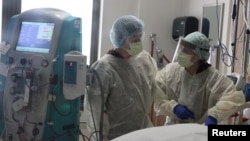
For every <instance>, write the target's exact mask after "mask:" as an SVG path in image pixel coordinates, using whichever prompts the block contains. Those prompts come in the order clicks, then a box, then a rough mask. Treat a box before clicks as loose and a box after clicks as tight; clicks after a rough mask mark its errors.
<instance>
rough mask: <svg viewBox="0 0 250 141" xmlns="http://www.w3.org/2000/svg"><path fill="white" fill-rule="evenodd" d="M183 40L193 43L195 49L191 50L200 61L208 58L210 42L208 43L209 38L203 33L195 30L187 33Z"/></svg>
mask: <svg viewBox="0 0 250 141" xmlns="http://www.w3.org/2000/svg"><path fill="white" fill-rule="evenodd" d="M184 40H185V41H187V42H189V43H191V44H193V45H195V49H194V50H193V52H194V53H195V54H196V55H197V56H198V57H199V58H200V60H202V61H207V60H208V58H209V56H210V52H209V48H210V44H209V39H208V38H207V37H206V36H205V35H204V34H202V33H201V32H199V31H195V32H192V33H190V34H188V35H187V36H186V37H185V38H184Z"/></svg>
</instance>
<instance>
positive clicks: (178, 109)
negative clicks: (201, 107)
mask: <svg viewBox="0 0 250 141" xmlns="http://www.w3.org/2000/svg"><path fill="white" fill-rule="evenodd" d="M174 113H175V114H176V115H177V116H178V117H179V118H180V119H182V120H185V119H189V118H192V119H194V113H193V112H191V111H190V110H189V109H188V108H187V107H186V106H183V105H181V104H177V105H176V106H175V107H174Z"/></svg>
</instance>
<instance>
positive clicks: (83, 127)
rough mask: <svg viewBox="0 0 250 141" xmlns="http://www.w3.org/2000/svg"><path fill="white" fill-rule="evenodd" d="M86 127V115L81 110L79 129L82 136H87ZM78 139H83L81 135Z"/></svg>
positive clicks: (81, 140)
mask: <svg viewBox="0 0 250 141" xmlns="http://www.w3.org/2000/svg"><path fill="white" fill-rule="evenodd" d="M86 127H87V125H86V116H85V114H84V112H81V118H80V129H81V132H82V134H83V135H84V136H87V137H89V136H90V133H89V132H88V130H87V128H86ZM79 141H84V140H83V137H82V136H81V135H80V136H79ZM85 141H86V139H85Z"/></svg>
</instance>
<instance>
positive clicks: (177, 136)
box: [111, 123, 208, 141]
mask: <svg viewBox="0 0 250 141" xmlns="http://www.w3.org/2000/svg"><path fill="white" fill-rule="evenodd" d="M207 138H208V137H207V126H205V125H204V124H193V123H188V124H187V123H186V124H173V125H168V126H157V127H151V128H146V129H141V130H137V131H134V132H131V133H128V134H126V135H123V136H120V137H117V138H115V139H113V140H111V141H207Z"/></svg>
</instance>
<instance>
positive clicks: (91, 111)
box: [87, 89, 97, 139]
mask: <svg viewBox="0 0 250 141" xmlns="http://www.w3.org/2000/svg"><path fill="white" fill-rule="evenodd" d="M87 94H88V89H87ZM88 100H89V107H90V113H91V117H92V119H93V126H94V132H92V133H91V134H90V136H89V139H91V137H92V136H93V133H96V132H97V130H96V125H95V120H94V115H93V108H92V105H91V100H90V98H89V96H88Z"/></svg>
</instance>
